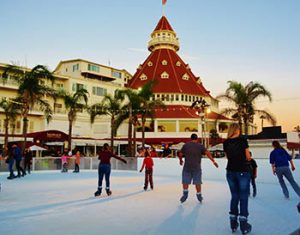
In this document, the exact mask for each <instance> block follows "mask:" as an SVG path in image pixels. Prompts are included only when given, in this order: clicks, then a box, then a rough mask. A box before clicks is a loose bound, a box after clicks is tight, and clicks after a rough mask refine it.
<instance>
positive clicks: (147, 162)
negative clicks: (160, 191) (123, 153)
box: [140, 150, 154, 191]
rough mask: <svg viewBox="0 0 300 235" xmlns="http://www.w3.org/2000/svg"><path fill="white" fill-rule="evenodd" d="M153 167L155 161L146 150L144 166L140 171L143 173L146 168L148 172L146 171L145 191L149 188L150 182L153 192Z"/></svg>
mask: <svg viewBox="0 0 300 235" xmlns="http://www.w3.org/2000/svg"><path fill="white" fill-rule="evenodd" d="M153 165H154V164H153V160H152V158H151V156H150V153H149V151H148V150H146V151H145V158H144V161H143V165H142V167H141V170H140V172H142V171H143V169H144V167H145V168H146V170H145V185H144V190H145V191H146V190H147V188H148V182H150V187H151V189H152V190H153V178H152V173H153Z"/></svg>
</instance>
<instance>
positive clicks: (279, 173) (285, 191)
mask: <svg viewBox="0 0 300 235" xmlns="http://www.w3.org/2000/svg"><path fill="white" fill-rule="evenodd" d="M284 171H285V169H284V167H277V168H276V175H277V178H278V180H279V184H280V186H281V189H282V192H283V194H284V196H285V197H286V198H289V191H288V189H287V187H286V184H285V182H284V179H283V174H284Z"/></svg>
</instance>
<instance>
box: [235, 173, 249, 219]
mask: <svg viewBox="0 0 300 235" xmlns="http://www.w3.org/2000/svg"><path fill="white" fill-rule="evenodd" d="M238 184H239V186H238V187H239V198H240V215H241V216H244V217H246V218H247V217H248V215H249V213H248V192H249V191H248V190H249V185H250V174H249V173H239V174H238Z"/></svg>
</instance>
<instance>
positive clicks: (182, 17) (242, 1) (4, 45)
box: [0, 0, 300, 131]
mask: <svg viewBox="0 0 300 235" xmlns="http://www.w3.org/2000/svg"><path fill="white" fill-rule="evenodd" d="M0 9H1V14H0V22H1V31H0V42H1V43H0V62H1V63H11V62H14V63H18V64H20V65H27V66H29V67H33V66H34V65H37V64H44V65H48V66H49V67H50V69H54V68H55V66H56V65H57V64H58V63H59V61H60V60H66V59H75V58H82V59H86V60H91V61H94V62H97V63H100V64H106V65H108V63H109V61H110V64H111V66H113V67H117V68H125V69H127V70H128V71H129V72H131V73H134V72H135V70H136V68H137V67H138V65H139V64H140V63H142V62H143V61H144V60H145V59H146V57H147V55H148V54H149V53H148V52H147V42H148V41H149V39H150V34H151V32H152V30H153V29H154V28H155V26H156V24H157V22H158V20H159V19H160V17H161V15H162V7H161V0H72V1H71V0H65V1H63V0H51V1H50V0H0ZM299 12H300V1H299V0H251V1H249V0H209V1H208V0H185V1H183V0H168V1H167V4H166V6H165V15H166V16H167V18H168V20H169V22H170V24H171V25H172V27H173V29H174V30H175V31H176V33H177V36H178V37H179V39H180V43H181V48H180V51H179V55H180V56H181V57H182V58H183V59H184V60H185V62H186V63H189V64H190V67H191V68H192V71H193V72H194V73H195V74H196V75H197V76H200V77H201V78H202V81H203V82H204V85H205V87H206V88H207V89H208V90H210V91H211V93H212V95H214V96H216V95H218V94H220V93H222V92H223V91H225V89H226V88H227V83H226V82H227V81H228V80H236V81H240V82H242V83H243V84H246V83H248V82H250V81H258V82H260V83H261V84H263V85H265V86H266V87H267V88H268V89H269V90H270V91H271V93H272V94H273V99H274V101H273V103H272V104H269V103H268V102H265V101H264V100H261V101H260V102H258V103H257V106H258V108H261V109H268V110H270V111H271V112H272V113H274V114H275V115H276V117H277V119H278V124H279V125H282V126H283V129H284V130H285V131H288V130H292V129H293V127H295V126H296V125H300V110H299V103H300V92H299V89H300V79H299V75H300V47H299V42H300V14H299ZM221 106H222V104H221ZM256 122H257V125H258V126H260V122H259V120H257V121H256Z"/></svg>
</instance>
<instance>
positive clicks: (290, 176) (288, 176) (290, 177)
mask: <svg viewBox="0 0 300 235" xmlns="http://www.w3.org/2000/svg"><path fill="white" fill-rule="evenodd" d="M284 176H285V177H286V179H287V180H288V181H289V182H290V184H291V185H292V187H293V189H294V191H295V192H296V193H297V195H298V196H299V197H300V187H299V185H298V184H297V182H296V181H295V179H294V177H293V174H292V172H291V170H290V169H289V168H287V169H286V170H285V172H284Z"/></svg>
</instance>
